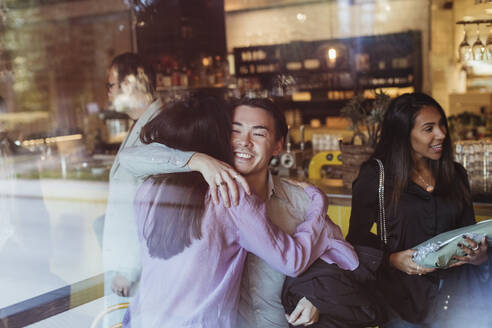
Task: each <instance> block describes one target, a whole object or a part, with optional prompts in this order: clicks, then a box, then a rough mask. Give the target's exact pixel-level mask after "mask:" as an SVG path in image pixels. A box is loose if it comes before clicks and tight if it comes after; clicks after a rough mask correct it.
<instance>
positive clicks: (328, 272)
mask: <svg viewBox="0 0 492 328" xmlns="http://www.w3.org/2000/svg"><path fill="white" fill-rule="evenodd" d="M356 251H357V254H358V256H359V261H360V264H359V267H358V268H357V269H356V270H354V271H348V270H343V269H340V268H339V267H338V266H337V265H336V264H328V263H326V262H324V261H322V260H318V261H316V262H315V263H313V265H312V266H311V267H310V268H309V269H308V270H307V271H306V272H304V273H303V274H302V275H301V276H299V277H297V278H290V277H289V278H287V279H286V280H285V283H284V287H283V292H282V304H283V306H284V308H285V312H286V313H291V312H292V311H293V310H294V309H295V307H296V305H297V302H298V301H299V300H300V299H301V298H302V297H306V298H307V299H308V300H309V301H310V302H311V303H313V305H314V306H316V308H317V309H318V311H319V313H320V317H319V321H318V323H316V324H313V325H312V326H311V327H315V328H332V327H333V328H334V327H336V328H343V327H347V328H353V327H368V326H375V325H377V324H378V323H380V322H383V320H384V319H385V318H384V314H383V313H384V312H383V310H382V307H381V306H380V305H379V304H380V300H379V297H378V296H377V295H376V294H375V288H373V283H374V282H375V280H376V276H377V272H378V269H379V268H380V267H381V263H382V260H383V252H382V251H380V250H378V249H374V248H370V247H363V246H361V247H356Z"/></svg>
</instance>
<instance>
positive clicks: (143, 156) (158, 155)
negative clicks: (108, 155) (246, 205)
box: [119, 142, 250, 207]
mask: <svg viewBox="0 0 492 328" xmlns="http://www.w3.org/2000/svg"><path fill="white" fill-rule="evenodd" d="M119 156H120V163H121V165H122V166H123V167H124V168H125V169H127V170H128V171H130V172H131V173H132V174H133V175H135V176H137V177H140V178H144V177H147V176H149V175H155V174H163V173H177V172H188V171H198V172H200V173H201V174H202V176H203V178H204V179H205V181H206V182H207V184H208V185H209V187H210V192H211V195H212V199H213V201H214V203H215V204H218V202H219V201H218V192H220V194H221V196H222V199H224V203H225V205H226V206H227V207H229V206H230V202H231V200H232V202H233V203H234V204H235V205H237V203H238V201H239V192H238V185H237V184H238V183H239V184H241V185H242V186H243V188H245V189H246V191H247V192H248V193H250V189H249V185H248V183H247V182H246V180H245V179H244V177H243V176H242V175H240V174H239V173H238V172H237V171H236V170H234V169H233V168H232V167H231V166H230V165H229V164H227V163H224V162H221V161H219V160H217V159H215V158H213V157H211V156H208V155H206V154H202V153H198V152H185V151H181V150H177V149H173V148H170V147H167V146H166V145H163V144H160V143H155V142H154V143H151V144H148V145H139V146H136V147H128V148H126V149H124V150H123V151H121V153H120V155H119Z"/></svg>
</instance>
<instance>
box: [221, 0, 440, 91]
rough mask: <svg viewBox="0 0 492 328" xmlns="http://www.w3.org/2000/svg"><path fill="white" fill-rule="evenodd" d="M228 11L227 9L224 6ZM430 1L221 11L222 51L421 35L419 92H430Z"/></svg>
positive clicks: (342, 1)
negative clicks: (224, 44) (224, 48)
mask: <svg viewBox="0 0 492 328" xmlns="http://www.w3.org/2000/svg"><path fill="white" fill-rule="evenodd" d="M226 8H227V7H226ZM430 8H431V6H430V0H393V1H388V0H384V1H374V2H370V3H366V4H359V5H351V1H349V0H339V1H329V2H319V3H318V2H309V3H305V4H303V3H300V4H296V5H288V6H280V7H277V8H265V9H258V10H255V9H250V10H237V11H228V12H226V34H227V48H228V51H232V49H233V48H234V47H244V46H251V45H264V44H276V43H286V42H290V41H294V40H323V39H332V38H345V37H353V36H363V35H374V34H387V33H397V32H403V31H408V30H421V31H422V51H423V89H424V91H430V74H429V72H430V69H429V67H430V62H429V56H428V53H429V33H430V32H429V31H430V29H429V25H430Z"/></svg>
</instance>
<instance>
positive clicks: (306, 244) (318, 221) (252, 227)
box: [230, 186, 358, 277]
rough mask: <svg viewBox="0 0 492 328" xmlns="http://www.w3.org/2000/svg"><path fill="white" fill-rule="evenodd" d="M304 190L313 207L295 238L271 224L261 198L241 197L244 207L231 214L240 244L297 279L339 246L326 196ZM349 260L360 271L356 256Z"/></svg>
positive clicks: (313, 189)
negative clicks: (334, 247) (324, 255)
mask: <svg viewBox="0 0 492 328" xmlns="http://www.w3.org/2000/svg"><path fill="white" fill-rule="evenodd" d="M304 190H305V192H306V193H307V194H308V195H309V196H310V198H311V205H310V207H309V209H308V211H307V214H306V220H305V221H304V222H303V223H301V224H299V225H298V226H297V229H296V232H295V233H294V235H293V236H291V235H289V234H287V233H285V232H283V231H281V230H280V229H279V228H278V227H277V226H275V225H274V224H272V223H271V221H270V220H269V219H268V218H267V216H266V206H265V203H264V202H262V201H261V200H260V199H259V198H258V197H257V196H252V197H244V194H241V196H242V198H241V200H240V206H238V207H233V208H231V210H230V211H231V214H232V217H233V222H234V223H235V225H236V227H237V233H238V237H239V244H240V245H241V246H242V247H243V248H245V249H246V250H248V251H250V252H252V253H254V254H256V255H257V256H259V257H261V258H262V259H264V260H265V261H266V262H267V263H269V264H270V265H271V266H272V267H273V268H275V269H276V270H278V271H280V272H282V273H284V274H286V275H288V276H294V277H295V276H298V275H299V274H301V273H302V272H303V271H304V270H306V269H307V268H308V267H309V266H310V265H311V264H312V263H313V262H314V261H315V260H316V259H317V258H318V257H320V256H321V255H323V254H324V253H327V252H329V251H330V249H331V248H333V246H334V245H336V243H335V241H336V240H335V239H333V238H332V237H333V235H332V232H331V229H330V226H329V224H328V221H327V216H326V210H327V199H326V197H325V195H324V194H322V193H321V192H320V191H319V190H318V189H316V188H314V187H312V186H309V187H307V188H305V189H304ZM337 246H338V245H337ZM352 251H353V249H352ZM346 258H347V259H348V260H347V262H350V267H352V268H355V267H357V265H358V259H357V256H356V255H355V252H354V253H347V254H346ZM344 264H345V263H344Z"/></svg>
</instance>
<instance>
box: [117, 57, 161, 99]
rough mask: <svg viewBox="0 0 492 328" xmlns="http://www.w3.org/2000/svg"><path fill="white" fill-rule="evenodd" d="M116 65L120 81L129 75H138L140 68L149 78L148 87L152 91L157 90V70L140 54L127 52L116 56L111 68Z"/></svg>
mask: <svg viewBox="0 0 492 328" xmlns="http://www.w3.org/2000/svg"><path fill="white" fill-rule="evenodd" d="M112 67H114V68H115V70H116V71H117V72H118V82H119V83H121V82H123V81H124V80H125V78H126V77H127V76H128V75H134V76H135V77H138V75H139V74H138V73H139V72H138V70H139V68H140V69H142V70H143V72H144V74H145V75H146V76H147V78H148V81H149V82H148V84H149V85H148V89H149V92H150V93H154V92H155V87H156V84H155V72H154V70H153V69H152V67H151V66H150V65H148V64H147V63H146V62H145V61H144V60H143V59H142V57H140V56H139V55H137V54H135V53H132V52H126V53H123V54H121V55H118V56H116V57H115V58H114V59H113V61H112V62H111V66H110V68H112Z"/></svg>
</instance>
